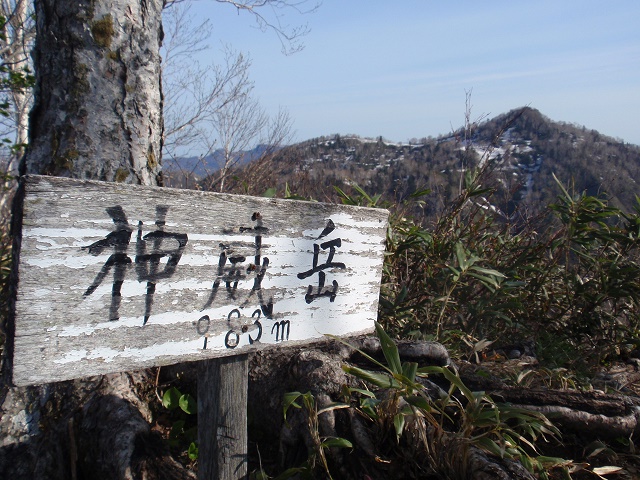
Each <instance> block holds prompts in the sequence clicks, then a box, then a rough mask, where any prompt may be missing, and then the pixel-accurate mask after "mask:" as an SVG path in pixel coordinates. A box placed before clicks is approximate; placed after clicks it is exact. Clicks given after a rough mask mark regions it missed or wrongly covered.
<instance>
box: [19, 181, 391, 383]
mask: <svg viewBox="0 0 640 480" xmlns="http://www.w3.org/2000/svg"><path fill="white" fill-rule="evenodd" d="M23 183H24V206H23V217H22V240H21V245H20V249H19V267H18V279H19V282H18V289H17V295H16V302H15V336H14V371H13V381H14V383H15V384H16V385H29V384H36V383H46V382H53V381H60V380H67V379H72V378H78V377H82V376H89V375H98V374H105V373H112V372H118V371H125V370H133V369H139V368H144V367H149V366H159V365H168V364H173V363H178V362H182V361H191V360H203V359H206V358H211V357H221V356H227V355H235V354H238V353H242V352H247V351H250V350H252V349H259V348H264V347H267V346H274V345H278V344H281V343H285V342H286V343H289V344H303V343H309V342H313V341H316V340H319V339H322V338H323V336H324V335H325V334H333V335H342V336H344V335H350V334H357V333H360V332H369V331H371V330H372V329H373V322H374V319H375V318H376V315H377V306H378V292H379V286H380V276H381V268H382V256H383V252H384V239H385V233H386V227H387V215H388V212H387V211H385V210H379V209H370V208H360V207H346V206H341V205H329V204H322V203H313V202H300V201H293V200H278V199H266V198H256V197H245V196H236V195H224V194H215V193H209V192H199V191H193V190H177V189H168V188H157V187H141V186H131V185H121V184H115V183H103V182H95V181H79V180H70V179H64V178H56V177H40V176H27V177H25V178H24V179H23Z"/></svg>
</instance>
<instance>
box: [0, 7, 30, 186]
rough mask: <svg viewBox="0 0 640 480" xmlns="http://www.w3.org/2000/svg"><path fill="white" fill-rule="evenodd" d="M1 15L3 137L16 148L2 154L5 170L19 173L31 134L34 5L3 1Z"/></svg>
mask: <svg viewBox="0 0 640 480" xmlns="http://www.w3.org/2000/svg"><path fill="white" fill-rule="evenodd" d="M0 16H1V17H2V24H1V28H0V66H1V68H2V72H1V73H2V76H3V79H2V88H1V92H0V96H1V97H2V98H1V102H2V107H3V111H4V112H5V113H6V116H5V117H4V118H2V119H0V136H1V137H2V138H7V139H8V140H9V141H11V143H12V145H13V146H14V148H12V149H9V151H6V152H3V155H2V156H3V157H4V159H3V160H4V161H5V167H6V168H5V169H6V171H7V172H9V173H11V172H14V171H15V170H16V167H17V161H18V159H19V158H20V156H21V155H22V153H23V146H24V145H26V143H27V136H28V131H29V121H28V120H29V119H28V116H29V109H30V108H31V103H32V97H33V95H32V90H31V88H29V87H28V86H27V85H26V84H25V83H27V84H28V76H29V75H30V74H31V72H32V68H31V61H30V52H31V48H32V47H33V41H34V39H35V22H34V21H33V6H32V2H30V1H29V0H1V2H0ZM25 81H26V82H25ZM5 147H6V145H5Z"/></svg>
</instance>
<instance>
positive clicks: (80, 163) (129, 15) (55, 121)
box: [0, 0, 195, 480]
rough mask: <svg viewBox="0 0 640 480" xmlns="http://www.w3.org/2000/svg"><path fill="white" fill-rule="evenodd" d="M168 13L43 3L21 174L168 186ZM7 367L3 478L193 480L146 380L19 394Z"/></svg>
mask: <svg viewBox="0 0 640 480" xmlns="http://www.w3.org/2000/svg"><path fill="white" fill-rule="evenodd" d="M162 7H163V0H41V1H38V2H36V17H37V18H36V25H37V37H36V46H35V51H34V61H35V70H36V89H35V103H34V108H33V110H32V112H31V116H30V132H29V133H30V145H29V148H28V151H27V153H26V155H25V158H24V159H23V162H22V165H21V173H39V174H49V175H58V176H67V177H75V178H81V179H95V180H105V181H116V182H125V183H136V184H145V185H158V184H161V181H162V177H161V174H160V152H161V147H162V94H161V84H160V55H159V48H160V43H161V41H162V24H161V12H162ZM15 207H16V208H15V209H16V213H17V214H18V215H16V217H15V218H16V223H15V224H16V225H19V224H20V223H21V222H20V218H21V208H20V202H19V201H18V202H16V205H15ZM13 234H14V235H19V234H20V232H19V230H18V229H17V228H16V229H14V232H13ZM13 282H14V283H13V284H14V285H15V284H16V283H17V279H16V278H14V279H13ZM9 325H11V322H10V324H9ZM8 347H10V345H9V346H8ZM10 350H11V349H10V348H7V351H8V352H10ZM9 354H10V353H9ZM3 360H4V368H3V371H2V377H1V378H0V478H15V479H20V478H25V479H26V478H29V479H37V478H47V479H66V478H71V479H77V478H91V479H92V480H97V479H100V478H105V479H106V478H109V479H120V478H122V479H137V478H148V479H153V478H171V479H181V478H195V476H194V475H193V473H192V472H188V471H186V470H185V469H184V467H182V466H181V465H179V464H177V463H176V462H175V461H174V460H173V459H172V458H171V456H170V455H169V454H168V451H167V448H166V445H165V444H164V443H163V442H162V441H160V439H159V438H158V434H156V433H153V432H151V428H150V424H149V422H150V421H151V420H152V419H151V413H150V411H149V407H148V403H149V399H150V394H149V392H150V389H149V385H150V384H151V380H150V379H149V378H148V375H147V373H146V372H131V373H122V374H115V375H108V376H105V377H97V378H91V379H83V380H77V381H73V382H61V383H57V384H48V385H38V386H33V387H27V388H12V387H11V386H10V377H9V374H10V372H9V370H10V368H8V367H10V361H11V359H10V358H5V359H3Z"/></svg>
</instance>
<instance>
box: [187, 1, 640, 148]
mask: <svg viewBox="0 0 640 480" xmlns="http://www.w3.org/2000/svg"><path fill="white" fill-rule="evenodd" d="M192 11H193V12H194V13H196V14H197V16H198V18H209V19H210V21H211V22H212V25H213V35H212V37H211V44H212V47H211V49H210V50H208V52H207V53H206V56H207V58H208V59H212V60H215V59H216V56H217V55H218V52H219V45H220V42H225V43H228V44H230V45H232V46H233V47H234V48H235V49H237V50H239V51H242V52H246V53H248V54H249V55H250V56H251V58H252V60H253V65H252V68H251V77H252V78H253V80H254V81H255V87H256V88H255V93H256V95H257V96H258V97H259V98H260V100H261V102H262V104H263V105H264V106H265V107H266V108H267V109H268V110H269V111H271V112H275V111H277V110H278V108H279V107H284V108H286V109H287V110H288V111H289V113H290V115H291V117H292V119H293V121H294V129H295V131H296V134H295V139H296V140H305V139H308V138H312V137H317V136H320V135H329V134H332V133H340V134H351V133H353V134H358V135H361V136H365V137H377V136H379V135H382V136H383V137H385V138H386V139H389V140H393V141H407V140H408V139H410V138H412V137H416V138H420V137H425V136H429V135H433V136H436V135H439V134H446V133H449V132H450V131H451V130H452V128H457V127H459V126H461V125H462V124H463V122H464V110H465V91H472V94H471V104H472V118H473V119H476V118H478V117H480V116H483V115H487V116H489V117H493V116H495V115H499V114H501V113H505V112H507V111H509V110H511V109H514V108H517V107H520V106H523V105H530V106H531V107H533V108H536V109H538V110H540V111H541V112H542V113H543V114H545V115H546V116H548V117H550V118H551V119H553V120H557V121H565V122H571V123H577V124H579V125H586V126H587V127H588V128H593V129H596V130H598V131H600V132H601V133H604V134H606V135H610V136H613V137H619V138H622V139H623V140H625V141H627V142H630V143H635V144H638V145H640V28H639V25H640V2H638V1H637V0H625V1H614V0H612V1H608V2H602V1H599V2H596V1H589V0H580V1H573V0H571V1H559V0H554V1H526V2H525V1H514V0H511V1H508V2H507V1H489V0H485V1H483V2H480V1H456V2H443V1H435V0H433V1H432V0H422V1H419V0H405V1H403V0H396V1H391V0H385V1H383V0H368V1H366V0H324V1H323V2H322V4H321V5H320V7H319V8H318V9H317V11H316V12H315V13H312V14H308V15H299V14H297V13H295V12H293V11H289V12H286V15H285V17H284V18H283V19H282V20H283V21H284V22H285V23H287V24H290V25H292V26H296V25H300V24H308V26H309V28H310V32H309V34H308V35H307V36H306V37H305V38H304V39H303V43H304V45H305V48H304V49H303V50H302V51H301V52H298V53H296V54H293V55H290V56H285V55H283V54H282V53H281V48H280V42H279V40H278V38H277V37H276V35H274V34H273V33H272V32H269V31H267V32H262V31H260V30H259V29H257V28H256V26H255V22H254V20H253V19H252V17H251V16H250V15H248V14H244V13H242V12H240V13H238V12H237V11H236V10H235V9H234V8H233V7H230V6H229V5H224V4H220V3H218V2H215V1H213V0H197V1H195V2H194V5H193V7H192Z"/></svg>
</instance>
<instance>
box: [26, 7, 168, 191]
mask: <svg viewBox="0 0 640 480" xmlns="http://www.w3.org/2000/svg"><path fill="white" fill-rule="evenodd" d="M162 7H163V0H134V1H132V0H109V1H107V0H41V1H38V2H36V22H37V36H36V46H35V51H34V59H35V65H36V92H35V105H34V108H33V110H32V113H31V118H30V128H31V131H30V135H31V142H30V147H29V151H28V152H27V155H26V161H25V162H24V166H23V172H26V173H38V174H48V175H57V176H67V177H74V178H82V179H94V180H105V181H116V182H125V183H136V184H143V185H158V184H162V177H161V174H160V152H161V147H162V93H161V85H160V53H159V51H160V44H161V41H162V23H161V12H162Z"/></svg>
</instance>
